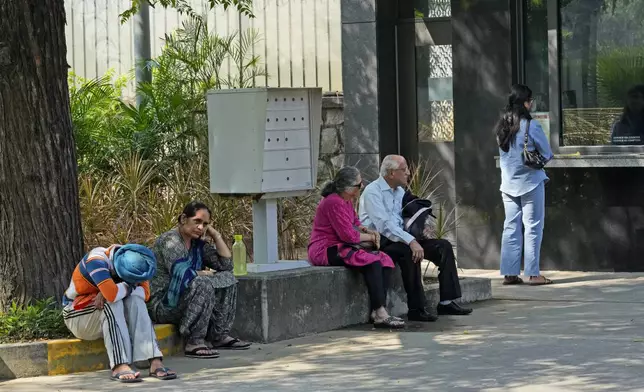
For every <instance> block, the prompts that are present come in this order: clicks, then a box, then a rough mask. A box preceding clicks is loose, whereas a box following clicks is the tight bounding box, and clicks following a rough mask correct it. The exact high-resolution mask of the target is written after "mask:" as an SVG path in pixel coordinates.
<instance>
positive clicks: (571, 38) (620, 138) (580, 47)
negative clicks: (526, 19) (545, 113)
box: [526, 0, 644, 146]
mask: <svg viewBox="0 0 644 392" xmlns="http://www.w3.org/2000/svg"><path fill="white" fill-rule="evenodd" d="M543 2H544V3H545V1H543ZM533 3H534V2H533ZM559 7H560V23H561V32H560V33H561V48H560V52H561V62H560V66H561V103H562V111H563V113H562V115H563V129H562V138H563V140H562V142H563V145H567V146H575V145H577V146H590V145H642V144H644V1H626V0H614V1H604V0H561V1H560V5H559ZM526 60H527V59H526Z"/></svg>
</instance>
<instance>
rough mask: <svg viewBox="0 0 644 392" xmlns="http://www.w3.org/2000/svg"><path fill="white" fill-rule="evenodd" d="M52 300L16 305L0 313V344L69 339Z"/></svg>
mask: <svg viewBox="0 0 644 392" xmlns="http://www.w3.org/2000/svg"><path fill="white" fill-rule="evenodd" d="M71 336H72V335H71V333H70V332H69V330H68V329H67V327H66V326H65V323H64V321H63V314H62V310H61V309H60V308H59V307H58V305H57V303H56V300H55V299H54V298H47V299H44V300H39V301H35V302H33V303H31V304H28V305H20V306H19V305H17V304H16V302H15V301H14V302H13V303H12V304H11V307H10V308H9V309H8V310H7V311H6V312H0V343H14V342H28V341H34V340H41V339H59V338H67V337H71Z"/></svg>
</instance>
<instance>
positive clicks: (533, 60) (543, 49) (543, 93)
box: [523, 0, 550, 138]
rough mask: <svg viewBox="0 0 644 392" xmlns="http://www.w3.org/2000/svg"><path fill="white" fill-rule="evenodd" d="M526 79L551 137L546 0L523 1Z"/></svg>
mask: <svg viewBox="0 0 644 392" xmlns="http://www.w3.org/2000/svg"><path fill="white" fill-rule="evenodd" d="M523 4H524V5H523V7H524V14H523V42H524V48H523V67H524V68H523V73H524V79H525V80H524V83H525V84H527V85H528V86H529V87H530V89H531V90H532V96H533V98H534V104H533V106H532V117H533V118H534V119H535V120H537V121H539V123H540V124H541V127H542V128H543V130H544V132H545V133H546V136H547V137H548V138H549V137H550V94H549V74H548V11H547V8H546V1H545V0H542V1H539V0H537V1H535V0H524V2H523Z"/></svg>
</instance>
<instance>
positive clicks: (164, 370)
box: [149, 367, 177, 380]
mask: <svg viewBox="0 0 644 392" xmlns="http://www.w3.org/2000/svg"><path fill="white" fill-rule="evenodd" d="M172 371H173V370H171V369H170V368H167V367H160V368H156V369H155V370H154V371H153V372H150V374H149V376H150V377H153V378H158V379H159V380H174V379H175V378H177V373H170V372H172ZM159 373H165V376H160V375H159Z"/></svg>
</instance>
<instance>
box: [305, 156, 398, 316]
mask: <svg viewBox="0 0 644 392" xmlns="http://www.w3.org/2000/svg"><path fill="white" fill-rule="evenodd" d="M361 188H362V177H361V176H360V172H359V171H358V169H356V168H355V167H351V166H346V167H343V168H342V169H340V170H339V171H338V173H337V174H336V176H335V178H334V179H333V181H331V182H329V183H328V184H326V185H325V187H324V189H323V190H322V196H323V197H324V199H322V201H321V202H320V204H319V205H318V208H317V210H316V212H315V218H314V220H313V231H312V232H311V240H310V242H309V247H308V255H309V262H310V263H311V264H313V265H318V266H323V265H332V266H345V267H347V268H352V269H357V270H359V271H360V272H362V274H363V276H364V278H365V281H366V283H367V290H368V291H369V298H370V301H371V319H372V320H373V324H374V327H376V328H403V327H404V326H405V323H404V321H403V320H402V319H400V318H398V317H393V316H390V315H389V313H387V309H386V308H385V306H386V303H387V289H388V287H389V281H390V277H391V272H392V270H393V268H394V263H393V261H392V260H391V258H390V257H389V256H387V255H386V254H384V253H382V252H380V251H378V250H377V249H378V246H379V243H380V235H379V234H378V233H377V232H374V231H371V230H368V229H367V228H366V227H364V226H362V225H361V224H360V220H359V219H358V215H357V214H356V212H355V209H354V208H353V201H355V200H356V199H357V198H358V196H359V195H360V189H361Z"/></svg>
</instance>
